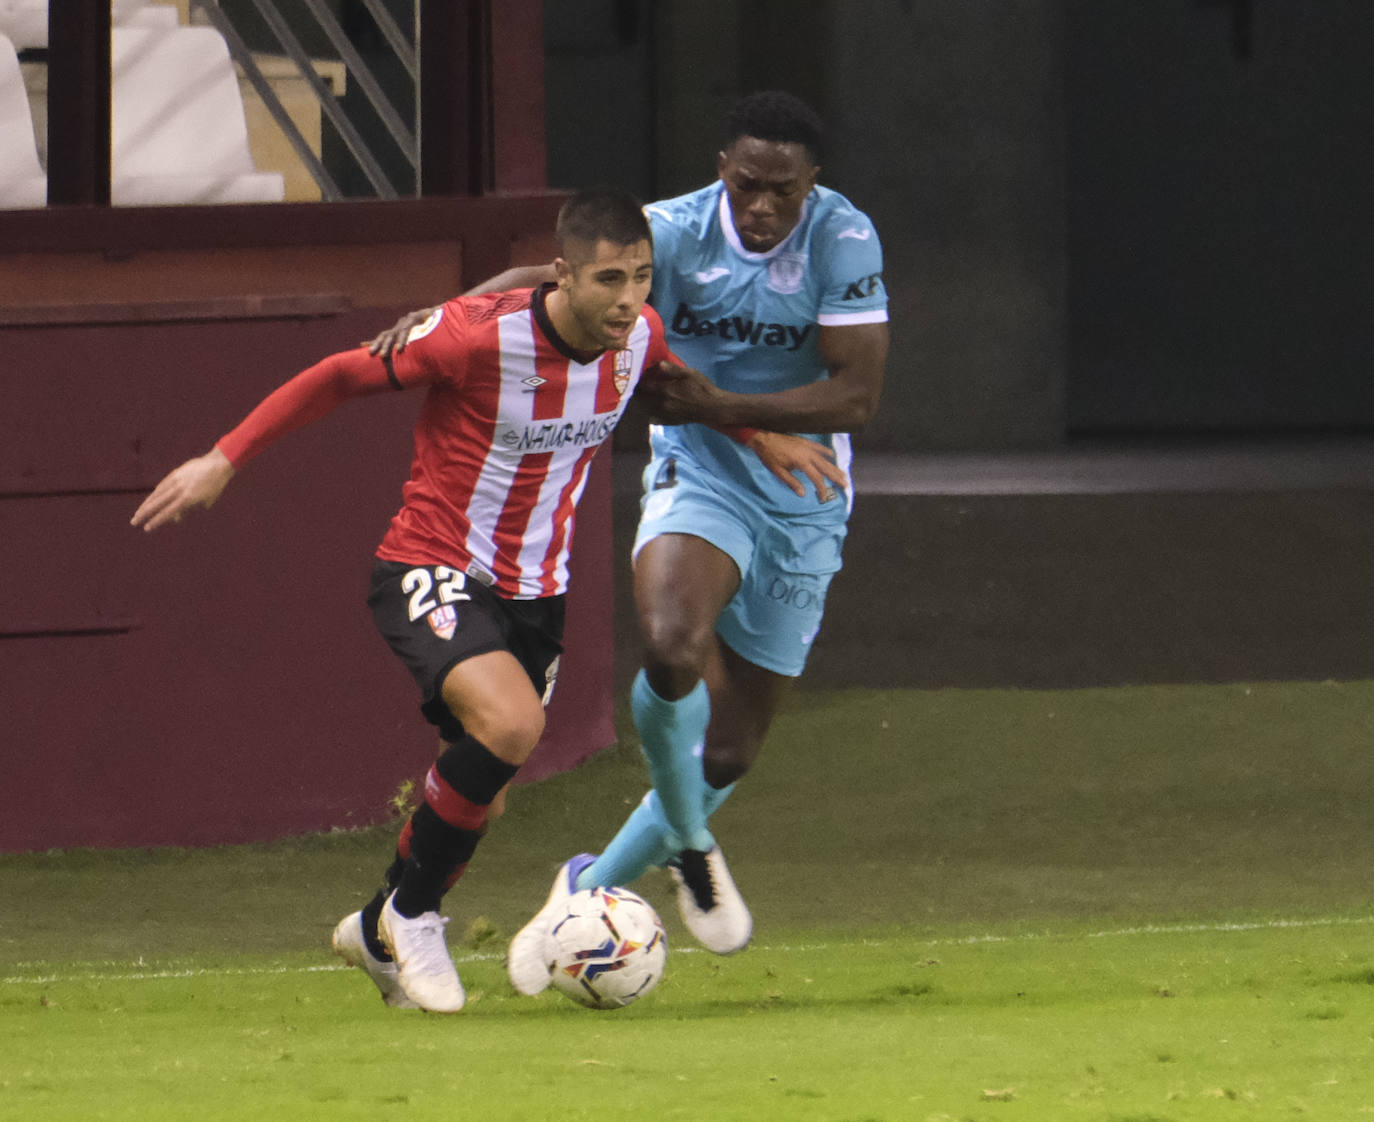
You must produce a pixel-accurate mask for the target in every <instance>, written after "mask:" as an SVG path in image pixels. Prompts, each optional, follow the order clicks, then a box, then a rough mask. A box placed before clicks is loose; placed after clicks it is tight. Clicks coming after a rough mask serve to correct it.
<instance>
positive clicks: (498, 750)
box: [463, 702, 544, 764]
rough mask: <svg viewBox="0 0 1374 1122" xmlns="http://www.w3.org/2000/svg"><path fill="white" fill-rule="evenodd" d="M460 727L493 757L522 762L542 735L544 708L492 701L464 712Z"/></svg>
mask: <svg viewBox="0 0 1374 1122" xmlns="http://www.w3.org/2000/svg"><path fill="white" fill-rule="evenodd" d="M463 727H464V728H465V729H466V730H467V732H468V733H469V734H470V735H471V736H473V737H474V738H476V739H477V740H479V741H481V742H482V743H483V744H484V745H486V747H487V750H488V751H489V752H491V754H492V755H493V756H495V757H496V758H497V759H500V760H505V761H506V762H507V763H512V764H522V763H524V762H525V760H526V759H527V758H528V757H529V754H530V753H531V752H533V751H534V746H535V745H536V744H538V743H539V738H540V737H541V736H543V735H544V709H543V707H542V706H540V705H532V706H531V705H510V704H501V703H500V702H496V703H494V704H492V705H490V706H485V707H483V708H482V709H481V710H480V711H478V712H476V713H468V714H466V715H465V716H464V719H463Z"/></svg>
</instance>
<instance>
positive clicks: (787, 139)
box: [725, 90, 824, 164]
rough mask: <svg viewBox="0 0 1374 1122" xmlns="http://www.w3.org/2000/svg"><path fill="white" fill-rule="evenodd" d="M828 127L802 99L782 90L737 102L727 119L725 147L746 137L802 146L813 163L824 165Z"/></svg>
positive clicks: (770, 91)
mask: <svg viewBox="0 0 1374 1122" xmlns="http://www.w3.org/2000/svg"><path fill="white" fill-rule="evenodd" d="M823 132H824V126H823V125H822V124H821V119H820V117H818V116H816V114H815V112H814V111H813V110H812V108H811V107H810V106H809V105H807V104H806V102H804V101H802V100H801V98H799V97H793V96H792V95H791V94H790V93H785V92H784V91H782V90H761V91H759V92H758V93H752V94H749V95H748V96H747V97H743V98H741V99H740V100H739V101H737V102H735V105H734V108H732V109H731V110H730V112H729V114H728V115H727V116H726V118H725V147H727V148H729V147H730V145H732V144H733V143H734V142H735V141H737V140H738V139H739V138H740V137H742V136H752V137H757V138H758V139H759V140H771V141H774V142H775V143H778V144H800V145H801V146H802V147H803V148H805V149H806V154H807V155H808V156H809V157H810V158H811V162H812V163H814V164H818V163H820V162H821V138H822V134H823Z"/></svg>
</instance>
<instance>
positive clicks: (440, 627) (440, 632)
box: [425, 604, 458, 640]
mask: <svg viewBox="0 0 1374 1122" xmlns="http://www.w3.org/2000/svg"><path fill="white" fill-rule="evenodd" d="M425 619H426V620H427V621H428V622H429V629H430V630H431V631H433V632H434V634H436V635H437V636H439V638H440V639H445V640H447V639H452V638H453V633H454V631H456V630H457V629H458V612H457V611H456V610H455V609H454V607H453V605H452V604H445V605H444V606H443V607H442V608H435V609H434V611H432V612H430V613H429V615H427V616H426V617H425Z"/></svg>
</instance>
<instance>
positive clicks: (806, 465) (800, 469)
mask: <svg viewBox="0 0 1374 1122" xmlns="http://www.w3.org/2000/svg"><path fill="white" fill-rule="evenodd" d="M749 447H750V448H752V449H753V450H754V453H755V454H756V455H757V456H758V458H759V459H760V460H762V461H763V466H764V467H766V468H767V469H768V470H769V471H771V472H772V473H773V474H774V475H776V476H777V477H778V478H779V479H781V480H782V481H783V482H784V483H786V484H787V486H788V487H790V488H791V489H792V490H793V491H794V492H796V494H797V495H798V497H800V498H805V497H806V485H805V484H804V483H802V481H801V479H800V478H798V477H799V476H805V477H806V478H807V479H809V480H811V485H812V486H813V487H815V488H816V498H817V499H818V500H820V501H821V502H823V503H828V502H830V501H831V500H832V499H833V498H834V497H835V492H836V490H837V489H838V490H840V491H843V490H845V489H846V488H848V486H849V477H848V476H847V475H845V473H844V471H843V470H841V468H840V467H839V465H838V464H836V463H835V453H834V452H833V451H832V450H831V449H829V448H827V447H826V446H825V445H824V444H820V443H818V442H817V441H814V440H807V439H806V437H804V436H793V435H792V434H790V433H785V432H768V431H767V430H765V429H760V430H759V431H758V432H756V433H754V435H753V436H751V437H750V438H749Z"/></svg>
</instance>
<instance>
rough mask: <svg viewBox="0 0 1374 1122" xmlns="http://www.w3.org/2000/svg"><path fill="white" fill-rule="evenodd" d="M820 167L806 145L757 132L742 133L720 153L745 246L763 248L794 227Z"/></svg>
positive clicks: (721, 171) (720, 164)
mask: <svg viewBox="0 0 1374 1122" xmlns="http://www.w3.org/2000/svg"><path fill="white" fill-rule="evenodd" d="M820 170H821V169H820V168H818V167H816V166H815V165H813V164H812V163H811V160H810V157H808V156H807V154H806V148H805V146H803V145H801V144H792V143H782V142H779V141H776V140H760V139H758V137H754V136H741V137H739V138H738V139H737V140H736V141H735V142H734V143H733V144H731V145H730V147H729V148H727V149H726V150H725V151H724V152H722V153H720V155H719V156H717V157H716V171H717V173H719V175H720V178H721V179H722V180H723V181H724V183H725V193H726V195H728V196H729V198H730V214H731V215H732V216H733V218H734V220H735V229H736V231H738V233H739V240H740V241H741V242H743V243H744V248H745V249H748V250H751V251H752V252H754V253H764V252H766V251H767V250H770V249H772V248H773V247H774V246H775V245H777V244H778V243H779V242H780V241H782V239H783V238H785V237H787V235H788V234H790V233H791V232H792V230H793V228H794V227H795V226H796V225H797V223H798V222H800V221H801V212H802V204H803V203H805V201H806V196H807V195H809V194H810V193H811V188H813V187H814V186H816V176H817V174H818V173H819V172H820Z"/></svg>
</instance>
